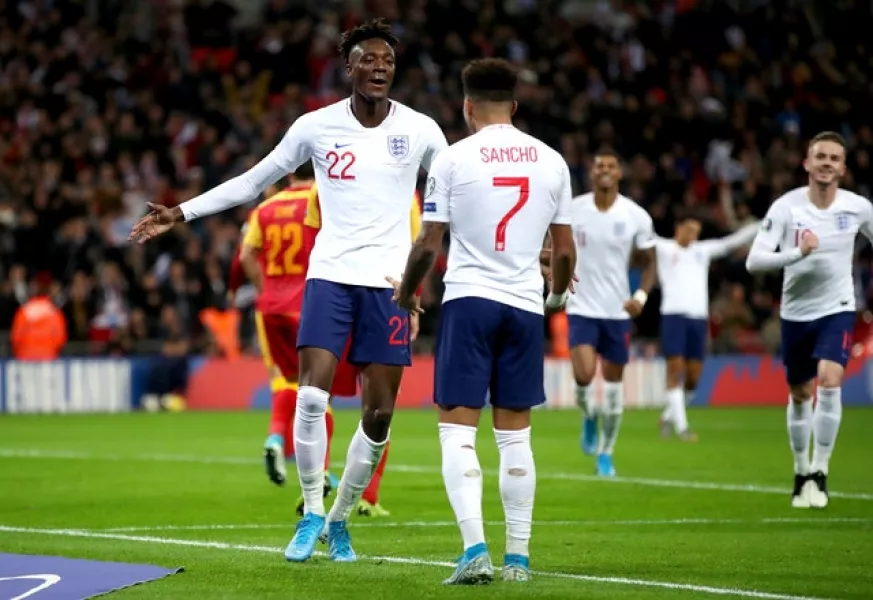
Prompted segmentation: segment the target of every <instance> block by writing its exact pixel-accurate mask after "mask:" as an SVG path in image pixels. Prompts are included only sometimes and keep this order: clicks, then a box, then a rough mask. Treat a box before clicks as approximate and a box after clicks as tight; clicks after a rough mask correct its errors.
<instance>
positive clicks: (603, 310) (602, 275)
mask: <svg viewBox="0 0 873 600" xmlns="http://www.w3.org/2000/svg"><path fill="white" fill-rule="evenodd" d="M571 206H572V208H571V212H572V215H573V237H574V238H575V239H576V277H578V278H579V281H578V282H577V283H576V293H574V294H570V297H569V298H567V314H568V315H581V316H583V317H589V318H592V319H629V318H630V315H629V314H628V313H627V311H626V310H624V308H623V306H624V303H625V302H627V301H628V300H630V297H631V292H630V282H629V281H628V268H629V263H630V257H631V252H632V251H633V249H634V247H636V248H637V249H639V250H647V249H649V248H652V247H654V245H655V232H654V228H653V226H652V217H650V216H649V213H647V212H646V211H645V209H644V208H643V207H641V206H640V205H639V204H637V203H636V202H634V201H633V200H631V199H630V198H628V197H626V196H622V195H621V194H619V195H618V197H617V198H616V199H615V203H613V205H612V206H610V207H609V210H606V211H601V210H600V209H598V208H597V206H596V205H595V204H594V194H593V193H591V192H589V193H587V194H583V195H581V196H578V197H577V198H574V199H573V202H572V204H571Z"/></svg>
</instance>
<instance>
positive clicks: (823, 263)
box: [751, 187, 873, 321]
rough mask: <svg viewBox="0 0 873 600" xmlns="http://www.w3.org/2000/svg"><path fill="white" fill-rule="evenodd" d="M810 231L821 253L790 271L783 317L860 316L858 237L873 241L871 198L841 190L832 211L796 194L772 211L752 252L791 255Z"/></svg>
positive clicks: (785, 283) (805, 192)
mask: <svg viewBox="0 0 873 600" xmlns="http://www.w3.org/2000/svg"><path fill="white" fill-rule="evenodd" d="M807 231H811V232H812V233H814V234H815V235H816V237H818V242H819V247H818V248H817V249H816V250H813V251H812V252H811V253H810V254H809V255H808V256H806V257H803V258H799V259H798V260H797V261H796V262H794V263H793V264H789V265H788V266H786V267H785V276H784V278H783V281H782V305H781V307H780V314H781V316H782V318H783V319H788V320H789V321H812V320H814V319H819V318H821V317H825V316H827V315H832V314H835V313H840V312H849V311H854V310H855V290H854V283H853V280H852V263H853V262H854V253H855V238H856V237H857V234H858V232H861V233H863V234H864V236H865V237H866V238H867V239H869V240H873V205H871V204H870V201H869V200H867V199H866V198H864V197H862V196H859V195H857V194H854V193H852V192H849V191H847V190H842V189H841V190H837V195H836V198H835V199H834V202H833V203H832V204H831V205H830V206H829V207H828V208H826V209H820V208H817V207H816V206H815V205H814V204H813V203H812V202H811V201H810V200H809V188H808V187H802V188H797V189H794V190H791V191H790V192H788V193H786V194H784V195H783V196H781V197H779V198H778V199H777V200H776V201H775V202H773V204H772V205H771V206H770V210H768V211H767V216H766V217H765V218H764V220H763V221H762V222H761V227H760V229H759V231H758V235H757V236H756V237H755V243H754V245H753V246H752V250H751V252H755V251H756V250H758V251H766V252H773V251H775V250H776V248H777V247H778V248H780V250H781V251H782V252H790V251H791V250H793V249H794V248H797V247H798V246H799V245H800V238H801V236H803V234H804V233H805V232H807Z"/></svg>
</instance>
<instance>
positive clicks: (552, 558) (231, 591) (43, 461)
mask: <svg viewBox="0 0 873 600" xmlns="http://www.w3.org/2000/svg"><path fill="white" fill-rule="evenodd" d="M484 416H485V417H486V418H490V415H488V414H486V415H484ZM690 417H691V422H692V424H693V425H694V426H695V428H696V430H697V431H698V432H699V433H700V442H699V443H697V444H684V443H681V442H679V441H677V440H675V439H673V440H662V439H660V437H659V435H658V431H657V427H656V422H657V413H655V412H651V411H637V412H628V413H626V414H625V420H624V425H623V429H622V432H621V436H620V438H619V442H618V447H617V450H616V454H615V464H616V468H617V470H618V473H619V477H618V478H615V479H611V480H606V479H599V478H596V477H594V476H593V460H592V459H591V458H590V457H586V456H584V455H582V453H581V452H580V451H579V449H578V426H579V416H578V414H577V413H576V412H575V411H560V412H559V411H555V412H547V411H542V412H537V413H536V414H535V415H534V428H533V445H534V455H535V458H536V462H537V476H538V481H537V499H536V506H535V509H534V520H535V523H534V528H533V540H532V543H531V555H532V556H531V566H532V569H534V571H535V574H534V577H533V579H532V580H531V581H530V582H529V583H527V584H519V583H514V582H503V581H500V580H499V573H498V574H497V575H498V579H497V580H495V582H494V583H493V584H492V585H491V586H489V587H482V588H475V589H473V588H445V587H442V586H441V585H440V582H441V581H442V579H443V578H444V577H446V576H448V575H449V574H450V572H451V570H452V562H453V561H454V559H455V558H457V557H458V556H459V555H460V554H461V542H460V534H459V533H458V530H457V527H456V526H455V524H454V522H453V515H452V512H451V509H450V507H449V504H448V501H447V499H446V494H445V491H444V489H443V483H442V477H441V475H440V448H439V442H438V438H437V430H436V415H435V413H434V412H432V411H405V412H399V413H398V414H397V415H396V416H395V422H394V425H393V428H392V444H391V455H390V458H389V461H388V470H387V472H386V475H385V478H384V480H383V488H382V494H381V496H382V497H381V501H382V504H383V505H384V506H385V507H386V508H388V509H389V510H390V511H391V516H390V517H388V518H385V519H378V520H370V519H367V518H364V517H358V516H355V517H353V519H352V522H351V525H350V531H351V533H352V541H353V545H354V548H355V550H356V551H357V553H358V555H359V561H358V562H357V563H356V564H333V563H331V562H330V561H329V560H328V559H327V558H326V557H325V556H324V554H319V555H317V556H315V557H313V559H312V560H310V561H309V562H308V563H305V564H302V565H301V564H290V563H287V562H285V560H284V558H283V556H282V551H283V549H284V547H285V545H286V544H287V542H288V540H289V539H290V538H291V536H292V534H293V526H294V523H295V521H296V519H295V517H294V504H295V500H296V498H297V495H298V491H297V486H296V483H294V484H293V485H292V484H289V485H288V486H287V487H285V488H278V487H275V486H273V485H272V484H270V483H269V482H268V481H267V479H266V476H265V475H264V473H263V466H262V463H261V458H260V453H261V444H262V443H263V440H264V437H265V429H266V425H267V415H266V414H264V413H252V412H244V413H182V414H158V415H154V414H131V415H93V416H92V415H85V416H81V415H69V416H2V417H0V552H11V553H20V554H40V555H59V556H67V557H75V558H88V559H92V560H105V561H123V562H131V563H134V562H135V563H149V564H154V565H160V566H164V567H170V568H172V567H184V568H185V571H184V572H183V573H181V574H179V575H174V576H172V577H169V578H167V579H164V580H161V581H158V582H155V583H150V584H146V585H143V586H138V587H135V588H131V589H128V590H125V591H122V592H118V593H117V594H113V596H112V597H118V598H130V599H132V598H174V599H175V598H186V599H188V598H210V599H213V598H215V599H219V598H220V599H224V598H306V599H310V598H314V599H323V598H342V599H349V598H362V599H365V598H372V599H374V600H379V599H382V598H416V599H418V598H501V599H503V598H560V599H566V598H585V599H588V600H592V599H599V598H634V599H642V600H647V599H658V598H692V597H700V598H707V597H717V596H725V597H748V598H763V599H774V600H778V599H783V600H798V599H800V598H831V599H843V598H858V599H860V598H873V567H871V562H870V560H871V559H870V557H871V556H873V467H871V456H873V439H871V436H870V432H871V431H873V410H868V409H852V410H849V409H846V410H845V411H844V413H843V425H842V430H841V432H840V438H839V440H838V442H837V447H836V451H835V455H834V458H833V460H832V462H831V478H830V487H831V490H832V494H831V504H830V506H829V507H828V508H827V509H825V510H822V511H811V510H797V509H792V508H791V507H790V498H789V494H790V485H791V477H792V474H791V464H792V461H791V453H790V451H789V449H788V441H787V436H786V433H785V411H784V409H743V410H734V409H730V410H728V409H705V410H694V411H691V412H690ZM356 423H357V415H356V413H355V411H338V413H337V428H336V431H337V435H336V438H335V440H334V446H333V458H334V461H335V464H334V467H333V471H334V472H335V473H336V474H339V473H340V470H341V469H340V461H342V459H343V458H344V456H345V450H346V448H347V443H348V440H349V438H350V436H351V434H352V432H353V431H354V428H355V425H356ZM485 425H486V426H484V427H482V428H480V433H479V442H478V451H479V456H480V459H481V462H482V466H483V469H484V474H485V493H484V511H485V519H486V521H487V525H486V535H487V537H488V542H489V548H490V550H491V555H492V559H493V560H494V562H495V565H499V564H500V563H501V562H502V557H503V544H504V528H503V524H502V519H503V512H502V509H501V505H500V497H499V494H498V491H497V474H496V467H497V451H496V449H495V446H494V438H493V433H492V431H491V428H490V424H487V423H485ZM293 469H294V468H293V465H289V476H290V477H291V479H292V482H294V481H295V479H294V470H293ZM331 501H332V499H331ZM319 550H320V551H323V550H324V547H323V546H319ZM0 595H2V594H0Z"/></svg>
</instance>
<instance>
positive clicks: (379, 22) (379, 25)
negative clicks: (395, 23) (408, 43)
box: [339, 18, 400, 63]
mask: <svg viewBox="0 0 873 600" xmlns="http://www.w3.org/2000/svg"><path fill="white" fill-rule="evenodd" d="M373 39H378V40H384V41H385V42H386V43H387V44H388V45H389V46H391V47H392V48H394V47H395V46H397V44H398V43H399V42H400V40H399V39H398V38H397V36H396V35H394V34H393V33H391V26H390V25H389V24H388V23H386V22H385V19H381V18H379V19H373V20H372V21H370V22H369V23H364V24H363V25H358V26H357V27H355V28H354V29H349V30H348V31H344V32H343V35H342V38H341V39H340V45H339V51H340V54H342V55H343V59H345V61H346V62H347V63H348V62H349V54H351V53H352V48H354V47H355V46H357V45H358V44H360V43H361V42H366V41H367V40H373Z"/></svg>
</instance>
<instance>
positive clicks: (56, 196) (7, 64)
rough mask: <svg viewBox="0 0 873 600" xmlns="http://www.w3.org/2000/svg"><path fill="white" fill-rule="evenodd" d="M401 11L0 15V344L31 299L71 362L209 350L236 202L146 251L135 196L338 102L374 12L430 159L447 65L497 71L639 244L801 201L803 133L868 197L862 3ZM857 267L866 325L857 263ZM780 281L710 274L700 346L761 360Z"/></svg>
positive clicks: (276, 8) (353, 7)
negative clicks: (431, 121)
mask: <svg viewBox="0 0 873 600" xmlns="http://www.w3.org/2000/svg"><path fill="white" fill-rule="evenodd" d="M400 4H401V3H399V2H397V1H396V0H370V1H367V2H348V3H343V2H299V1H294V0H266V1H262V2H260V3H259V2H243V1H239V2H233V1H232V0H188V1H184V0H155V1H153V2H122V1H120V0H17V1H16V0H12V1H7V2H6V3H5V4H3V5H2V8H0V331H8V330H9V329H10V328H11V325H12V320H13V315H14V314H15V311H16V309H17V308H18V307H19V306H20V305H22V304H23V303H25V302H26V301H27V300H28V298H29V297H30V296H31V295H32V294H34V293H36V292H37V291H39V292H41V293H46V294H48V296H49V297H50V298H51V299H52V300H53V301H54V302H55V304H56V305H57V306H58V307H59V308H60V310H61V312H62V313H63V315H64V317H65V321H66V327H67V336H68V338H69V340H70V344H69V345H68V348H69V349H71V350H70V351H76V352H87V353H98V354H106V353H139V352H154V351H158V350H162V351H163V353H164V354H165V355H167V354H168V355H178V354H180V353H181V354H184V353H185V352H187V351H189V350H193V351H209V350H210V348H213V349H214V347H215V343H214V340H215V336H214V335H209V331H210V329H209V327H208V323H209V319H208V318H202V317H203V316H204V315H212V316H215V315H221V314H223V311H224V310H225V309H226V308H227V307H228V306H229V301H228V295H227V286H226V280H227V271H228V268H229V265H230V261H231V259H232V256H233V253H234V249H235V245H236V244H237V242H238V240H239V231H240V226H241V224H242V222H243V221H244V219H245V217H246V214H247V210H248V209H246V208H241V209H239V210H236V211H235V212H233V213H228V214H225V215H220V216H216V217H212V218H208V219H204V220H202V221H197V222H195V223H193V224H192V225H191V226H186V227H179V228H176V229H175V230H174V231H173V233H172V234H171V235H169V236H166V237H164V238H161V239H160V240H158V241H157V242H156V243H153V244H148V245H145V246H138V245H131V244H129V243H128V241H127V236H128V232H129V231H130V227H131V225H132V224H133V222H134V221H135V220H136V219H137V218H138V217H139V216H140V215H142V214H143V212H144V210H145V203H146V202H147V201H154V202H160V203H163V204H166V205H175V204H177V203H179V202H182V201H184V200H187V199H189V198H191V197H193V196H195V195H197V194H198V193H200V192H201V191H203V190H205V189H208V188H211V187H213V186H215V185H216V184H218V183H220V182H221V181H223V180H225V179H227V178H229V177H231V176H233V175H236V174H239V173H240V172H242V171H243V170H244V169H246V168H247V167H249V166H251V165H252V164H254V162H255V161H257V160H258V159H259V158H260V157H261V156H263V155H265V154H266V153H267V152H269V150H270V149H271V148H272V147H273V145H274V144H275V143H276V142H277V141H278V139H279V138H280V137H281V135H282V134H283V132H284V130H285V129H286V128H287V126H288V125H289V124H290V123H291V122H292V121H293V120H294V119H295V118H296V117H297V116H299V115H300V114H302V113H304V112H307V111H311V110H314V109H316V108H319V107H321V106H324V105H326V104H328V103H331V102H334V101H336V100H338V99H340V98H342V97H343V96H344V95H345V94H347V93H348V86H347V82H346V81H345V79H344V72H343V65H342V63H341V61H340V60H339V59H338V54H337V52H336V45H337V42H338V39H339V34H340V32H341V31H342V30H343V29H345V28H346V27H348V26H350V25H353V24H356V23H357V22H360V21H361V20H363V19H364V18H367V17H369V16H372V15H381V16H385V17H387V18H388V19H389V20H390V21H392V22H393V23H394V27H395V32H396V33H397V34H398V35H399V37H400V38H401V41H402V43H401V46H400V48H399V50H398V71H397V79H396V82H395V85H394V89H393V92H392V97H393V98H395V99H396V100H398V101H400V102H403V103H406V104H408V105H410V106H412V107H414V108H415V109H418V110H420V111H422V112H425V113H427V114H429V115H431V116H433V117H434V118H435V119H436V120H437V121H438V122H439V123H440V124H441V125H442V127H443V128H444V131H445V132H446V136H447V138H448V139H449V142H450V143H451V142H453V141H456V140H458V139H460V138H461V137H463V136H464V126H463V121H462V118H461V112H460V104H461V94H460V81H459V72H460V68H461V66H462V65H463V64H464V62H465V61H466V60H467V59H470V58H475V57H479V56H486V55H497V56H502V57H505V58H508V59H510V60H511V61H513V62H514V63H515V64H516V65H518V68H519V69H520V74H521V81H522V84H521V89H520V90H519V99H520V106H519V109H518V113H517V118H516V123H517V125H518V126H519V127H521V128H522V129H525V130H527V131H529V132H530V133H532V134H533V135H535V136H537V137H540V138H541V139H543V140H544V141H546V142H548V143H549V144H551V145H553V146H554V147H556V148H558V149H560V151H561V152H562V153H563V155H564V156H565V158H566V160H567V162H568V163H569V165H570V168H571V172H572V176H573V184H574V188H575V191H576V192H577V193H581V192H583V191H587V190H588V189H589V185H588V181H587V176H588V169H589V166H590V164H591V162H592V158H593V154H594V152H596V151H598V150H600V149H612V150H614V151H616V152H618V153H619V154H620V155H621V156H622V157H623V158H624V160H625V181H624V185H623V190H624V192H625V193H626V194H627V195H629V196H630V197H632V198H634V199H635V200H637V201H638V202H639V203H640V204H641V205H643V206H644V207H645V208H646V209H647V210H648V211H649V212H650V213H651V215H652V217H653V218H654V221H655V226H656V230H657V232H658V234H660V235H663V236H671V235H672V228H673V219H674V215H675V213H676V210H677V209H678V208H681V207H697V208H698V209H699V210H700V211H702V212H703V214H705V215H706V222H705V226H704V232H703V237H712V236H717V235H725V234H727V233H729V232H730V231H732V230H734V229H735V228H736V227H738V226H739V225H741V224H743V223H745V222H749V221H752V220H754V219H755V218H757V217H760V216H761V215H763V213H764V212H765V210H766V208H767V206H768V205H769V203H770V202H771V201H772V199H773V198H775V197H776V196H778V195H779V194H780V193H782V192H783V191H785V190H787V189H789V188H791V187H793V186H796V185H801V184H802V182H803V171H802V168H801V161H802V156H803V152H804V141H805V140H806V139H807V138H808V137H810V136H811V135H813V134H814V133H816V132H817V131H819V130H821V129H834V130H837V131H840V132H841V133H843V134H844V135H845V136H846V137H847V139H848V140H849V141H850V146H851V148H850V151H849V175H848V176H847V177H846V179H845V181H844V186H845V187H848V188H849V189H853V190H855V191H858V192H859V193H861V194H864V195H866V196H870V195H871V193H873V169H871V168H870V161H871V155H873V129H871V126H870V125H869V122H868V121H867V120H866V119H865V116H866V115H865V110H866V100H867V99H868V98H869V97H870V94H871V92H873V83H871V80H870V75H869V74H870V73H873V54H871V52H870V51H869V50H868V49H867V48H866V47H865V46H864V45H861V44H859V45H857V46H856V45H854V43H853V44H852V45H847V44H845V43H843V40H858V39H864V34H865V33H866V32H867V31H869V30H871V29H873V14H871V9H870V4H869V2H862V1H861V0H856V1H852V0H833V1H832V2H810V1H804V0H787V1H786V2H783V3H770V2H766V1H756V0H734V1H729V0H723V1H719V2H714V1H705V0H672V1H670V0H658V1H652V2H633V1H630V0H613V1H608V0H569V1H564V0H540V1H534V0H481V1H476V2H471V1H469V0H410V1H409V2H404V3H402V5H403V9H402V10H401V8H400V7H399V6H400ZM777 5H778V7H777ZM704 8H705V9H706V10H702V9H704ZM857 274H858V275H857V286H856V288H857V295H858V299H859V307H863V309H865V310H866V306H867V305H868V303H869V301H870V300H871V299H873V263H871V253H870V252H869V251H864V252H862V253H861V254H860V256H859V258H858V269H857ZM779 283H780V281H779V279H777V278H773V277H755V278H753V277H752V276H750V275H749V274H748V273H747V272H746V271H745V269H744V267H743V261H742V259H741V257H733V258H732V259H728V260H725V261H722V262H721V263H718V264H717V265H716V267H715V268H714V269H713V272H712V274H711V280H710V286H711V290H712V295H711V302H712V313H711V320H712V333H713V341H714V343H713V347H714V349H715V350H716V351H722V352H725V351H755V350H768V351H775V350H776V348H777V347H778V343H779V340H778V335H779V334H778V292H779ZM580 285H585V283H584V282H581V283H580ZM242 296H244V294H241V296H240V298H239V301H240V304H242V305H245V298H243V297H242ZM439 296H440V284H439V278H438V275H437V276H436V277H435V278H434V280H433V281H431V282H430V285H428V286H427V288H426V290H425V304H426V307H427V308H429V310H428V311H427V313H426V315H425V319H424V320H423V323H422V332H423V336H424V338H425V339H426V338H427V336H428V334H429V333H431V332H432V331H433V330H434V321H435V318H436V317H437V316H438V313H439V311H438V305H439ZM657 307H658V301H657V299H653V300H652V301H651V302H649V303H648V304H647V308H646V310H645V312H644V314H643V316H642V317H641V318H640V319H639V320H638V322H637V328H638V330H637V335H638V336H640V337H642V338H654V337H656V335H657V333H658V326H659V323H658V314H657ZM204 310H205V311H207V313H204V312H203V311H204ZM210 310H211V312H209V311H210ZM243 314H245V311H244V312H243ZM862 321H863V320H862ZM204 322H205V323H207V326H204ZM246 323H247V320H246V319H245V318H244V319H243V333H242V338H243V339H244V340H248V339H249V338H250V337H251V335H250V334H251V330H250V329H248V328H246V326H245V325H246ZM8 350H9V348H8V345H7V346H6V348H5V351H6V352H7V353H8Z"/></svg>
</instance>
